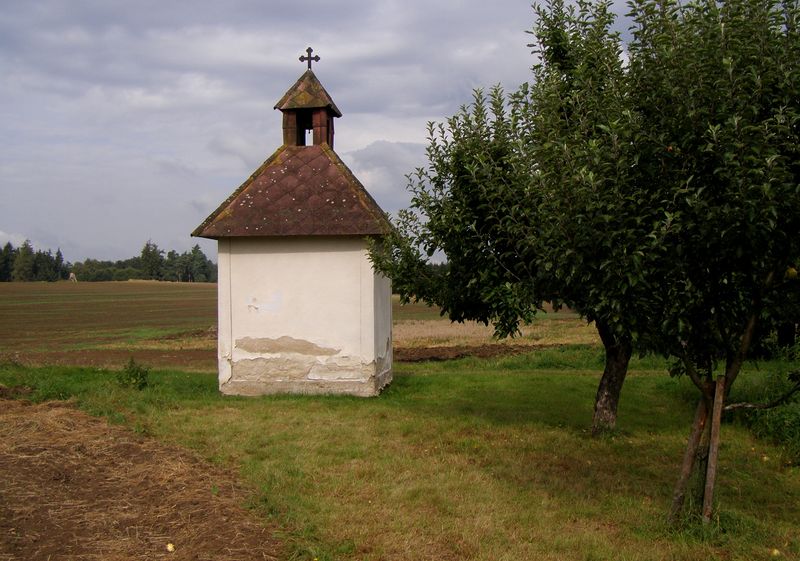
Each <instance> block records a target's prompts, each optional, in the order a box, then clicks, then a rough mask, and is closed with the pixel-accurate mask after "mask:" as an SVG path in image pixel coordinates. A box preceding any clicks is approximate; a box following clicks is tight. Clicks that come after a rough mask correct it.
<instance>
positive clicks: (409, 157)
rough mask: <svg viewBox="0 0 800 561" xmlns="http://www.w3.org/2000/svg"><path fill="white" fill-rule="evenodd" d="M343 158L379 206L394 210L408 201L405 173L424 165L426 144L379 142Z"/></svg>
mask: <svg viewBox="0 0 800 561" xmlns="http://www.w3.org/2000/svg"><path fill="white" fill-rule="evenodd" d="M342 159H343V160H344V161H345V163H346V164H347V165H348V167H349V168H350V169H351V170H352V171H353V173H354V174H355V176H356V177H357V178H358V179H359V181H361V183H362V184H363V185H364V186H365V187H366V188H367V191H369V193H370V194H371V195H372V197H373V198H374V199H375V200H376V201H377V202H378V204H379V205H380V206H381V208H383V210H384V211H386V212H389V213H395V212H397V211H398V210H399V209H401V208H406V207H407V206H408V205H409V203H410V202H411V195H410V193H409V192H408V190H407V189H406V186H407V183H408V181H407V179H406V176H407V175H408V174H411V173H413V172H414V170H415V169H417V168H419V167H424V166H425V145H424V144H413V143H408V142H387V141H385V140H384V141H378V142H373V143H372V144H370V145H368V146H366V147H365V148H362V149H361V150H354V151H352V152H347V153H345V154H342Z"/></svg>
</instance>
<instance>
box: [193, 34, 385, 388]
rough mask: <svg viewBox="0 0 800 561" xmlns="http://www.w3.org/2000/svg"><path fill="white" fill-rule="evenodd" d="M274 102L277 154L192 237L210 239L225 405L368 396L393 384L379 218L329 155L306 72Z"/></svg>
mask: <svg viewBox="0 0 800 561" xmlns="http://www.w3.org/2000/svg"><path fill="white" fill-rule="evenodd" d="M312 52H313V51H312V49H311V48H310V47H309V48H308V49H307V50H306V53H307V56H301V57H300V61H301V62H307V63H308V70H306V72H305V73H304V74H303V75H302V76H300V78H299V79H298V80H297V82H295V84H294V85H293V86H292V87H291V88H289V90H288V91H287V92H286V93H285V94H284V95H283V97H281V99H280V100H279V101H278V103H277V104H276V105H275V109H277V110H279V111H280V112H281V113H282V114H283V144H282V145H281V146H280V147H279V148H278V149H277V150H276V151H275V152H274V153H273V154H272V155H271V156H269V158H267V160H266V161H265V162H264V163H263V164H262V165H261V166H260V167H259V168H258V169H256V170H255V171H254V172H253V174H252V175H251V176H250V177H249V178H248V179H247V180H246V181H245V182H244V183H243V184H242V185H241V186H240V187H239V188H238V189H236V190H235V191H234V192H233V193H232V194H231V195H230V196H229V197H228V198H227V199H226V200H225V201H224V202H223V203H222V204H221V205H220V206H219V207H218V208H217V209H216V210H215V211H214V212H212V213H211V215H210V216H209V217H208V218H206V220H205V221H204V222H203V223H202V224H200V226H198V227H197V229H195V231H194V232H193V233H192V235H193V236H199V237H204V238H211V239H215V240H217V245H218V268H219V269H218V270H219V274H218V278H219V281H218V300H219V304H218V321H219V323H218V360H219V388H220V391H222V392H223V393H225V394H234V395H261V394H272V393H309V394H350V395H356V396H373V395H376V394H378V393H379V392H380V391H381V389H382V388H383V387H384V386H386V385H387V384H388V383H389V382H390V381H391V378H392V307H391V284H390V281H389V280H388V279H387V278H386V277H384V276H383V275H381V274H379V273H377V272H375V271H374V270H373V268H372V264H371V262H370V260H369V253H368V239H369V238H375V237H380V236H382V235H384V234H386V233H387V232H388V230H389V228H390V225H389V222H388V220H387V219H386V216H385V214H384V212H383V211H382V210H381V208H380V207H379V206H378V204H377V203H376V202H375V200H374V199H373V198H372V197H371V196H370V194H369V193H368V192H367V190H366V189H365V188H364V186H363V185H362V184H361V182H359V180H358V179H357V178H356V177H355V175H353V173H352V171H350V169H349V168H348V167H347V166H346V165H345V164H344V162H343V161H342V160H341V159H340V158H339V156H338V155H337V154H336V152H334V150H333V140H334V134H333V133H334V119H335V118H339V117H341V116H342V113H341V112H340V111H339V109H338V107H336V104H335V103H334V102H333V100H332V99H331V96H330V95H329V94H328V92H327V91H326V90H325V88H324V87H323V86H322V84H321V83H320V81H319V80H318V79H317V77H316V75H315V74H314V72H313V70H312V69H311V63H312V61H319V56H316V55H315V56H313V57H312V56H311V54H312Z"/></svg>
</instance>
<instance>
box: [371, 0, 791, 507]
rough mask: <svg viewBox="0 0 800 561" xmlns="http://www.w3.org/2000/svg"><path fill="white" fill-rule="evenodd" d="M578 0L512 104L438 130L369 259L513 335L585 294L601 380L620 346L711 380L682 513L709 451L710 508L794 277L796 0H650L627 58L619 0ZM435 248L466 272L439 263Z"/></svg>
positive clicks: (542, 19) (635, 9) (564, 12)
mask: <svg viewBox="0 0 800 561" xmlns="http://www.w3.org/2000/svg"><path fill="white" fill-rule="evenodd" d="M576 6H577V7H576V9H574V10H572V9H566V8H565V7H564V5H563V3H562V2H560V1H559V0H553V1H552V2H549V3H548V4H546V5H544V7H538V8H536V9H537V15H538V23H537V27H536V28H535V29H534V36H535V38H536V43H535V46H537V52H538V54H539V55H540V57H541V62H540V64H538V65H537V66H535V67H534V78H535V80H534V83H533V84H532V85H531V86H530V87H527V88H526V87H523V88H522V89H521V90H520V91H518V92H516V93H515V94H513V95H512V96H509V98H508V100H507V101H508V105H507V107H508V114H506V112H505V111H506V105H504V103H503V101H504V99H503V96H502V94H501V92H498V91H497V90H494V91H493V92H492V93H491V94H490V103H489V104H488V107H489V108H490V109H488V110H487V104H486V102H485V100H484V99H483V98H482V97H481V96H480V95H478V96H476V99H475V102H474V103H473V105H472V106H471V107H470V108H462V110H461V112H460V113H459V114H458V115H457V116H456V117H455V118H453V119H451V120H449V121H448V123H447V126H446V127H445V126H442V125H440V126H439V127H438V128H431V135H430V136H431V139H430V147H429V150H428V157H429V160H430V166H429V168H428V169H426V170H419V171H418V173H417V175H416V176H414V177H413V178H412V184H411V189H412V192H413V193H414V197H413V199H412V207H411V209H410V210H409V211H406V212H405V213H401V215H400V218H399V220H398V221H397V230H396V232H394V234H393V235H391V236H389V238H388V239H387V242H386V243H385V244H384V246H383V248H375V249H374V251H373V259H374V261H375V264H376V266H377V267H378V268H379V269H381V270H384V271H385V272H387V273H388V274H389V276H391V277H393V280H394V279H395V278H396V279H399V283H397V285H398V286H399V288H400V292H401V295H402V296H404V297H405V298H413V297H418V298H420V299H422V300H425V301H429V302H431V303H436V304H439V305H442V306H443V309H444V310H445V312H446V313H448V314H449V315H450V317H451V318H453V319H466V318H474V319H480V320H483V321H490V322H492V323H494V324H495V326H496V328H497V329H498V333H499V334H504V333H509V332H511V331H513V329H514V328H515V327H516V325H518V323H517V322H519V321H525V320H528V319H530V317H531V316H532V315H533V313H535V308H536V306H538V304H539V303H540V302H541V301H542V300H545V299H549V300H555V301H556V302H557V303H559V302H563V303H566V304H568V305H570V306H571V307H574V308H575V309H576V310H578V311H579V312H580V313H581V314H582V315H583V316H584V317H586V318H587V319H589V320H593V321H594V322H595V323H596V325H597V326H598V331H599V332H600V334H601V338H602V339H603V343H604V345H605V346H606V357H607V366H606V372H605V374H604V378H606V374H608V373H609V361H608V359H609V356H610V355H612V356H611V359H612V360H611V362H612V363H615V364H616V365H618V368H617V372H620V373H622V372H624V366H625V365H626V364H627V359H626V358H625V357H626V355H627V356H630V355H629V352H630V349H638V350H639V351H640V352H645V351H658V352H660V353H663V354H664V355H665V356H667V357H671V358H672V359H673V360H674V366H673V368H672V373H673V374H677V375H681V374H683V375H687V376H689V377H690V378H691V379H692V381H693V382H694V383H695V385H696V386H697V387H698V389H699V390H700V396H701V397H700V400H699V404H698V407H697V413H696V416H695V420H694V423H693V428H692V433H691V435H690V439H689V445H688V446H687V452H686V455H685V458H684V465H683V467H682V471H681V475H680V477H679V482H678V485H676V492H675V500H674V503H673V511H672V513H673V516H674V515H677V514H678V513H679V512H680V509H681V508H682V504H683V497H684V495H685V492H686V482H687V481H688V478H689V475H690V474H691V473H692V471H693V470H694V471H697V470H698V466H700V467H702V469H701V470H700V471H701V481H702V495H703V496H702V502H703V509H702V514H703V518H704V519H705V520H709V519H710V514H711V510H712V507H713V490H714V482H715V476H716V458H717V453H718V445H719V433H720V431H719V426H720V418H721V415H722V412H723V409H726V408H727V409H728V410H730V409H735V408H737V407H740V406H742V405H741V404H728V405H725V399H726V396H727V395H728V394H729V392H730V389H731V386H732V385H733V383H734V381H735V380H736V378H737V377H738V375H739V373H740V372H741V369H742V365H743V363H744V361H745V360H746V359H747V358H748V356H749V352H750V349H751V346H752V343H753V341H754V339H755V337H757V328H758V326H759V325H766V326H769V325H770V324H772V323H774V322H775V321H778V320H781V319H784V316H783V315H781V313H780V309H781V308H783V307H784V305H783V304H784V303H785V302H786V301H787V300H788V299H789V297H791V299H792V301H794V298H795V296H794V295H795V294H796V292H797V290H798V283H796V282H795V281H794V280H793V279H792V276H793V275H796V269H795V268H794V267H795V266H796V265H797V263H798V261H799V260H800V245H799V244H800V239H799V238H798V236H797V232H798V231H800V187H798V185H800V181H798V179H800V177H798V176H799V175H800V173H799V172H800V163H799V162H800V143H799V142H798V140H799V139H800V107H798V105H799V104H800V91H798V86H799V85H800V72H799V71H798V64H799V62H798V61H800V42H799V41H798V30H797V21H798V17H799V16H800V13H798V12H799V11H800V8H799V7H798V4H797V3H796V2H787V3H784V4H778V3H776V2H772V1H766V0H729V1H727V2H725V3H723V4H719V5H718V4H717V3H715V2H713V1H706V0H698V1H696V2H691V3H689V4H686V5H684V6H682V7H681V6H679V5H678V4H677V3H675V2H672V1H671V0H636V1H635V2H634V3H633V4H632V14H631V16H632V18H633V22H634V29H633V31H634V40H633V42H632V43H631V45H630V46H629V51H628V57H629V60H630V62H629V64H624V63H623V62H622V57H621V56H620V50H619V42H618V37H617V36H616V35H615V34H614V33H612V32H611V24H612V22H613V17H612V16H611V15H610V12H609V9H608V4H607V3H599V4H591V3H589V2H581V1H579V2H577V4H576ZM487 115H489V116H487ZM437 251H442V252H443V253H444V254H445V255H446V256H447V257H448V259H450V257H451V255H452V256H454V257H455V260H456V265H455V267H451V272H452V273H453V275H452V276H450V277H448V275H447V274H442V275H434V274H427V275H426V274H425V273H426V267H425V264H426V261H429V260H430V258H431V256H433V255H435V254H436V252H437ZM792 271H795V272H794V273H792ZM447 283H451V286H447ZM604 331H605V334H604ZM608 335H610V336H611V337H608ZM615 341H616V343H615ZM615 347H616V349H617V352H616V357H617V359H618V360H616V359H614V356H613V355H614V354H615V353H614V349H615ZM610 350H611V351H612V352H609V351H610ZM612 367H614V364H612ZM612 369H613V368H612ZM795 375H796V376H797V381H796V383H795V385H794V387H793V390H792V391H797V390H800V373H797V374H795ZM612 378H614V377H613V376H612ZM623 379H624V374H623V376H617V377H616V380H618V382H619V383H618V384H611V385H609V387H608V389H607V390H604V389H603V384H602V383H601V388H600V391H599V392H598V400H597V406H596V407H597V409H598V410H599V409H600V408H601V407H603V405H602V403H601V401H602V400H601V393H602V392H603V391H607V392H608V393H609V394H610V395H611V394H613V393H614V391H616V390H617V389H618V388H619V387H621V382H622V380H623ZM788 395H789V394H787V396H788ZM785 397H786V396H785ZM596 413H597V411H596ZM597 421H598V415H597V414H596V415H595V422H597ZM697 458H699V459H700V460H701V461H697ZM704 464H707V466H706V465H704Z"/></svg>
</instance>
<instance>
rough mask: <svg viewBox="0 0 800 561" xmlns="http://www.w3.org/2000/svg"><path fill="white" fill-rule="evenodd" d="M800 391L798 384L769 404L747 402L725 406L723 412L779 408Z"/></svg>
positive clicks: (799, 383) (799, 384)
mask: <svg viewBox="0 0 800 561" xmlns="http://www.w3.org/2000/svg"><path fill="white" fill-rule="evenodd" d="M798 372H800V371H798ZM798 391H800V382H797V383H796V384H795V385H794V386H793V387H792V388H791V389H790V390H789V391H788V392H786V393H785V394H783V395H782V396H781V397H779V398H778V399H776V400H774V401H771V402H769V403H747V402H746V401H742V402H740V403H730V404H728V405H726V406H725V409H723V411H735V410H736V409H772V408H773V407H777V406H778V405H781V404H782V403H785V402H787V401H789V398H791V397H792V396H793V395H794V394H796V393H797V392H798Z"/></svg>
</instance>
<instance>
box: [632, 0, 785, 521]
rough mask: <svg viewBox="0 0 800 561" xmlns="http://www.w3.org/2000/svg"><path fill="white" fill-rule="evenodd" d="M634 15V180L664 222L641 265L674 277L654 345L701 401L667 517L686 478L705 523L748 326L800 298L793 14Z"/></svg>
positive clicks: (781, 7)
mask: <svg viewBox="0 0 800 561" xmlns="http://www.w3.org/2000/svg"><path fill="white" fill-rule="evenodd" d="M631 15H632V17H633V19H634V40H633V42H632V43H631V45H630V59H631V72H630V74H631V95H632V98H633V99H635V101H636V105H637V111H638V112H639V114H640V115H641V116H642V119H643V123H644V127H646V129H647V137H648V142H647V143H646V144H645V145H643V146H642V148H641V160H640V162H639V167H640V168H641V169H642V171H643V173H645V174H646V175H647V181H648V183H649V184H650V185H651V188H652V189H653V191H654V192H657V193H659V194H660V197H661V201H662V204H661V206H662V208H664V216H663V219H662V223H663V225H662V228H661V231H660V232H659V233H657V234H656V235H655V237H654V238H653V239H652V242H653V243H652V247H651V248H650V251H652V252H653V253H654V254H657V255H658V256H659V259H663V260H664V261H665V262H667V263H669V264H670V266H671V267H670V269H669V270H668V271H666V273H667V276H666V277H665V279H664V283H663V287H664V291H663V292H662V295H663V301H662V303H661V310H662V312H661V314H660V316H659V317H661V318H662V322H661V324H660V326H659V329H660V332H661V335H662V338H661V343H662V344H664V345H665V348H664V349H663V351H664V352H665V354H667V355H669V356H673V357H676V359H677V361H676V363H675V365H674V368H673V371H674V372H675V373H676V374H686V375H688V376H689V377H691V379H692V381H693V382H694V383H695V385H696V386H697V388H698V390H699V391H700V396H701V397H700V402H699V404H698V408H697V414H696V416H695V420H694V424H693V430H692V434H691V438H690V441H689V446H688V447H687V452H686V455H685V458H684V466H683V470H682V474H681V478H680V479H679V482H678V485H677V486H676V491H675V496H674V502H673V509H672V515H673V517H677V515H678V514H679V513H680V510H681V508H682V505H683V500H684V496H685V493H686V485H687V482H688V480H689V476H690V474H691V473H692V471H693V470H694V471H700V479H701V481H702V482H703V485H702V486H701V490H702V493H701V495H702V496H701V497H700V498H701V499H702V502H703V509H702V515H703V518H704V520H705V521H708V520H709V519H710V516H711V511H712V506H713V490H714V481H715V477H716V458H717V452H718V446H719V422H720V417H721V415H722V411H723V409H724V408H725V407H726V406H725V399H726V397H727V396H728V394H729V392H730V390H731V387H732V385H733V383H734V381H735V380H736V379H737V377H738V376H739V374H740V372H741V368H742V365H743V363H744V361H745V359H746V358H747V357H748V354H749V351H750V349H751V347H752V345H753V342H754V338H755V337H756V336H757V328H758V326H759V325H763V324H767V325H769V324H770V323H771V322H773V321H775V320H776V319H780V317H781V314H780V309H781V308H782V307H783V302H785V301H786V299H787V295H788V293H791V292H794V291H796V290H797V287H796V284H793V283H790V282H788V280H790V279H787V275H786V271H787V270H788V269H789V268H790V267H791V266H792V265H793V264H796V263H797V261H798V256H800V242H799V241H798V237H797V232H798V231H800V188H799V187H798V184H800V142H798V141H799V140H800V33H798V28H797V23H798V17H800V8H799V7H798V4H797V3H796V2H785V3H778V2H773V1H771V0H729V1H727V2H724V3H720V4H717V3H715V2H712V1H706V0H699V1H696V2H692V3H689V4H687V5H685V6H680V5H678V4H677V3H676V2H673V1H672V0H663V1H660V2H654V1H652V0H637V1H636V2H635V3H634V4H633V6H632V14H631ZM665 108H668V110H667V111H665V110H664V109H665ZM727 407H728V408H732V407H734V405H728V406H727Z"/></svg>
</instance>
